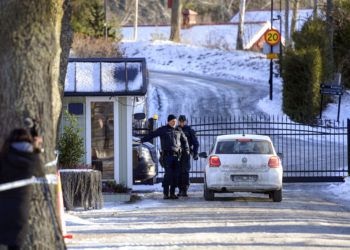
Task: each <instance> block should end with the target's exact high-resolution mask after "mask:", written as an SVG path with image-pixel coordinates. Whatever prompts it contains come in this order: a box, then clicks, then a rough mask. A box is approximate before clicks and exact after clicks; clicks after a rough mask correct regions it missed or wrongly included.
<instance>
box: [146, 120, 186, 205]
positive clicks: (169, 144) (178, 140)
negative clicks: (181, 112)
mask: <svg viewBox="0 0 350 250" xmlns="http://www.w3.org/2000/svg"><path fill="white" fill-rule="evenodd" d="M158 136H159V137H160V142H161V148H162V152H161V157H162V162H163V164H162V166H163V167H164V170H165V174H164V179H163V194H164V199H178V197H177V196H176V195H175V188H176V186H177V181H178V174H179V160H180V157H181V154H182V155H189V153H190V152H189V147H188V142H187V139H186V136H185V135H184V133H183V132H182V130H181V128H178V127H176V116H175V115H169V116H168V124H167V125H165V126H162V127H160V128H158V129H157V130H155V131H153V132H151V133H150V134H149V135H147V136H145V137H144V138H142V139H141V142H142V143H143V142H146V141H150V140H152V139H153V138H155V137H158ZM181 149H182V151H181ZM169 186H170V190H169ZM169 191H170V195H169Z"/></svg>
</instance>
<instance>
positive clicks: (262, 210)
mask: <svg viewBox="0 0 350 250" xmlns="http://www.w3.org/2000/svg"><path fill="white" fill-rule="evenodd" d="M328 185H329V184H325V183H322V184H320V183H316V184H315V183H313V184H300V183H294V184H291V183H288V184H285V186H284V192H283V195H284V198H283V201H282V202H280V203H274V202H272V201H271V200H270V199H268V197H267V195H262V194H248V193H237V194H226V195H224V196H223V195H222V196H221V197H218V198H216V200H215V201H212V202H209V201H205V200H204V199H203V197H202V193H203V190H202V185H199V184H197V185H192V186H191V189H190V198H188V199H180V200H163V199H162V194H161V192H159V191H160V190H155V191H156V192H150V193H144V194H143V195H144V197H143V199H142V200H141V201H137V202H136V203H134V204H115V205H111V204H110V205H109V208H108V209H104V210H102V211H98V210H95V211H87V212H79V213H78V212H70V214H71V215H73V216H77V217H79V219H80V220H81V221H76V222H75V223H69V226H68V232H69V233H71V234H73V237H74V238H73V239H72V240H69V241H68V247H69V249H97V248H99V249H101V248H103V249H184V248H185V249H259V250H260V249H278V250H280V249H350V204H349V202H345V201H341V200H339V199H335V198H334V197H333V196H332V195H331V194H330V193H329V192H327V186H328ZM159 188H160V186H158V189H159ZM134 189H135V190H137V187H135V188H134Z"/></svg>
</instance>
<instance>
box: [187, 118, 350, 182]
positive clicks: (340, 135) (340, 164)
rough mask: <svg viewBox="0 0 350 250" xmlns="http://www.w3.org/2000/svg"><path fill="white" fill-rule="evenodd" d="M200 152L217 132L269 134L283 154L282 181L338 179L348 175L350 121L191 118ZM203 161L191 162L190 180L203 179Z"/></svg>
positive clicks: (197, 180)
mask: <svg viewBox="0 0 350 250" xmlns="http://www.w3.org/2000/svg"><path fill="white" fill-rule="evenodd" d="M190 124H191V126H192V128H193V129H194V130H196V132H197V136H198V139H199V141H200V151H205V152H209V149H210V146H211V145H212V144H213V143H214V142H215V139H216V137H217V136H218V135H224V134H242V133H245V134H261V135H268V136H270V137H271V139H272V141H273V143H274V146H275V148H276V151H277V152H279V153H282V154H283V159H282V164H283V169H284V181H290V182H316V181H342V180H343V178H344V177H345V176H348V174H349V167H348V159H349V148H348V145H349V136H350V135H349V130H350V120H347V123H345V122H336V121H330V120H323V121H319V122H318V124H317V125H305V124H300V123H296V122H293V121H290V120H289V119H288V118H287V117H266V116H263V117H262V116H254V117H251V116H249V117H229V118H222V117H212V118H203V119H196V118H194V119H192V120H191V121H190ZM205 164H206V161H205V160H203V159H201V160H199V161H192V171H191V179H192V182H202V181H203V169H204V166H205Z"/></svg>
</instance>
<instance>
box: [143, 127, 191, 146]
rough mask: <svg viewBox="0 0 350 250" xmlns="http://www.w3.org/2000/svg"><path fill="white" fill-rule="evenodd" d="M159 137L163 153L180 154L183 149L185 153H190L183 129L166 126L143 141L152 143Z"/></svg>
mask: <svg viewBox="0 0 350 250" xmlns="http://www.w3.org/2000/svg"><path fill="white" fill-rule="evenodd" d="M158 136H159V137H160V143H161V147H162V151H163V152H173V153H180V152H181V148H182V150H183V151H185V152H187V153H189V146H188V142H187V139H186V136H185V134H184V133H183V132H182V130H181V128H178V127H176V128H173V127H171V126H169V125H165V126H162V127H160V128H158V129H157V130H155V131H153V132H151V133H150V134H148V135H146V136H145V137H144V138H142V139H141V141H142V142H146V141H150V140H152V139H153V138H155V137H158Z"/></svg>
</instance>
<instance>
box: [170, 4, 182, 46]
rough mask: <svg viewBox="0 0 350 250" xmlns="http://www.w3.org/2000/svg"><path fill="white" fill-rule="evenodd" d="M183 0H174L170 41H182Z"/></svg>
mask: <svg viewBox="0 0 350 250" xmlns="http://www.w3.org/2000/svg"><path fill="white" fill-rule="evenodd" d="M181 9H182V0H173V6H172V8H171V32H170V41H173V42H180V40H181V37H180V30H181Z"/></svg>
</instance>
